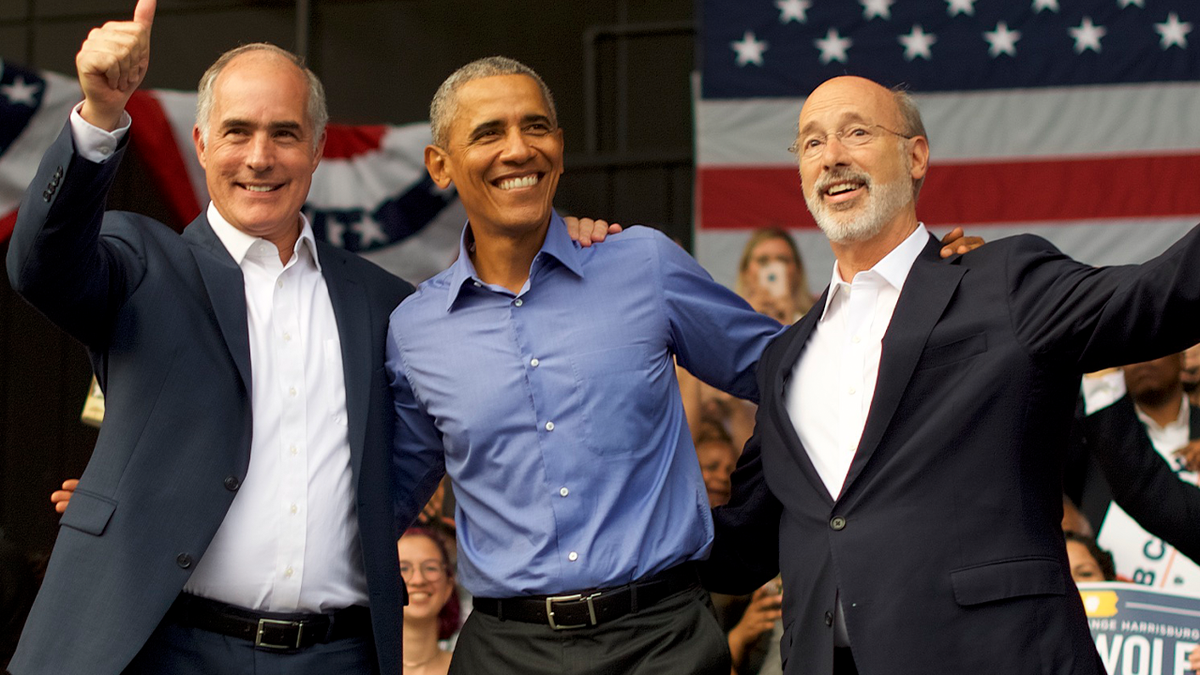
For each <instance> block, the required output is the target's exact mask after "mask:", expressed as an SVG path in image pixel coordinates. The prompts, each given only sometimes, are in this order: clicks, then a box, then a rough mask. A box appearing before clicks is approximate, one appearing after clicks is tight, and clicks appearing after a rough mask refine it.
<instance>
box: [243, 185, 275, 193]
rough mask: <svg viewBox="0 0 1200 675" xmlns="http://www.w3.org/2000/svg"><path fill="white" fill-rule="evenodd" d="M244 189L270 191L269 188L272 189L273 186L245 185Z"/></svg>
mask: <svg viewBox="0 0 1200 675" xmlns="http://www.w3.org/2000/svg"><path fill="white" fill-rule="evenodd" d="M246 189H247V190H249V191H251V192H270V191H271V190H274V189H275V188H273V187H271V186H269V185H247V186H246Z"/></svg>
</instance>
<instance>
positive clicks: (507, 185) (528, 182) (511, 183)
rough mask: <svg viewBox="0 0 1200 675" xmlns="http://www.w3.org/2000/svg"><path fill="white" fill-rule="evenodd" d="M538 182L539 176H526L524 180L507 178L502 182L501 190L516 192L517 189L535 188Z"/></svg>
mask: <svg viewBox="0 0 1200 675" xmlns="http://www.w3.org/2000/svg"><path fill="white" fill-rule="evenodd" d="M537 182H538V177H537V174H533V175H531V176H524V177H522V178H507V179H505V180H502V181H500V189H501V190H515V189H517V188H523V187H533V186H534V185H537Z"/></svg>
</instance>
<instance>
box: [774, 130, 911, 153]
mask: <svg viewBox="0 0 1200 675" xmlns="http://www.w3.org/2000/svg"><path fill="white" fill-rule="evenodd" d="M875 129H879V130H881V131H886V132H888V133H889V134H892V135H894V136H899V137H900V138H904V139H912V138H914V137H913V136H909V135H907V134H902V133H900V132H899V131H892V130H891V129H888V128H887V127H884V126H880V125H878V124H852V125H850V126H848V127H843V128H841V129H838V130H837V131H834V132H831V133H828V134H809V135H807V136H805V137H804V138H797V139H796V142H795V143H792V144H791V145H790V146H789V147H788V152H790V153H792V154H797V153H799V154H800V156H801V157H804V158H806V159H809V158H812V157H816V156H818V155H820V154H821V153H822V152H824V151H825V145H826V144H827V143H829V137H830V136H833V137H835V138H837V139H838V142H839V143H841V144H842V145H844V146H846V147H847V148H858V147H862V146H864V145H866V144H868V143H870V142H871V141H873V140H875V139H876V138H878V137H879V134H878V133H876V132H875Z"/></svg>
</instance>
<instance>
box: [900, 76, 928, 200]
mask: <svg viewBox="0 0 1200 675" xmlns="http://www.w3.org/2000/svg"><path fill="white" fill-rule="evenodd" d="M892 98H893V100H894V101H895V102H896V111H897V112H899V113H900V124H901V127H900V133H902V134H904V135H905V136H907V137H908V138H909V139H912V138H913V137H915V136H924V137H925V140H926V142H928V141H929V136H928V135H927V134H926V133H925V123H924V122H922V121H921V111H920V110H919V109H918V108H917V102H916V100H915V99H914V98H913V95H912V94H910V93H908V91H906V90H905V89H902V88H900V87H893V88H892ZM924 184H925V176H921V177H920V178H918V179H917V180H916V181H915V182H914V183H913V203H916V201H917V195H919V194H921V186H922V185H924Z"/></svg>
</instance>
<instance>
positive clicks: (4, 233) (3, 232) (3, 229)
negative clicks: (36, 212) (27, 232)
mask: <svg viewBox="0 0 1200 675" xmlns="http://www.w3.org/2000/svg"><path fill="white" fill-rule="evenodd" d="M16 224H17V212H16V211H13V212H12V213H10V214H8V215H7V216H4V217H3V218H0V244H3V243H4V242H6V241H8V238H9V237H11V236H12V231H13V225H16Z"/></svg>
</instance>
